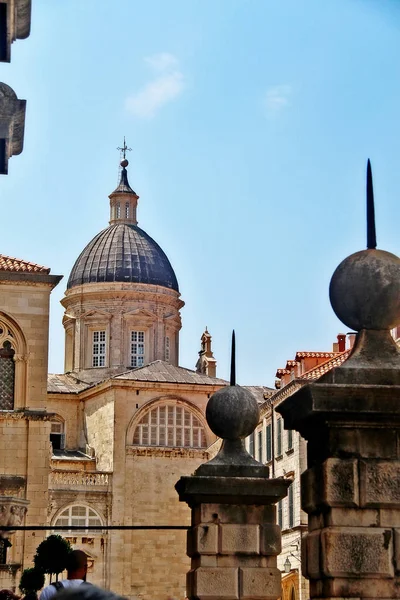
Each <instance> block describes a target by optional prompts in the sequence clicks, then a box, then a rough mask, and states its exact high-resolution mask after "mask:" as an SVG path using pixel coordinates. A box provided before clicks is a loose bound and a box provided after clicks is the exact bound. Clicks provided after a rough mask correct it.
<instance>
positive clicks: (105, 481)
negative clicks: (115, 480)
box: [50, 470, 111, 489]
mask: <svg viewBox="0 0 400 600" xmlns="http://www.w3.org/2000/svg"><path fill="white" fill-rule="evenodd" d="M110 485H111V473H102V472H94V473H90V472H87V471H62V470H54V471H51V472H50V488H53V489H55V488H59V487H70V486H83V487H89V488H100V487H101V488H108V487H109V486H110Z"/></svg>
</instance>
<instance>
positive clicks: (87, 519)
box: [51, 502, 105, 531]
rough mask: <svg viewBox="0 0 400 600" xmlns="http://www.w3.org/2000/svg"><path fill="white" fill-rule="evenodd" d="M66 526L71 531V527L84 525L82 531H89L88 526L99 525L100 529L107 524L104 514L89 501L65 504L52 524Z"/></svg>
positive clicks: (54, 517)
mask: <svg viewBox="0 0 400 600" xmlns="http://www.w3.org/2000/svg"><path fill="white" fill-rule="evenodd" d="M56 525H57V526H59V527H64V526H65V531H69V527H71V526H77V527H82V531H88V529H87V527H88V526H97V525H98V526H99V530H101V528H102V527H103V526H104V525H105V519H104V516H103V515H101V514H100V512H99V511H98V510H97V509H96V508H94V507H93V506H91V505H90V504H88V503H87V502H72V503H69V504H65V505H64V506H62V507H61V508H59V510H58V511H57V512H56V513H55V515H53V517H52V519H51V526H56Z"/></svg>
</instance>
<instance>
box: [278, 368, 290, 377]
mask: <svg viewBox="0 0 400 600" xmlns="http://www.w3.org/2000/svg"><path fill="white" fill-rule="evenodd" d="M289 374H290V371H289V369H277V371H276V375H275V377H282V375H289Z"/></svg>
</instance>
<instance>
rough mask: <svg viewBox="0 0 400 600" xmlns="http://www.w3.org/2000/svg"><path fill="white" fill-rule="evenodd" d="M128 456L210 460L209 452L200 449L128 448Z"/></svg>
mask: <svg viewBox="0 0 400 600" xmlns="http://www.w3.org/2000/svg"><path fill="white" fill-rule="evenodd" d="M126 454H127V455H128V456H153V457H157V458H198V459H201V460H208V458H209V456H208V452H207V450H204V449H200V448H167V447H153V446H127V447H126Z"/></svg>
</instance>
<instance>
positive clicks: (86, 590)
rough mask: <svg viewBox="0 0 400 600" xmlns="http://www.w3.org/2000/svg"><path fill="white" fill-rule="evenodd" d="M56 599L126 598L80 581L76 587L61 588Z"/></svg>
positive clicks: (107, 599) (119, 599) (105, 599)
mask: <svg viewBox="0 0 400 600" xmlns="http://www.w3.org/2000/svg"><path fill="white" fill-rule="evenodd" d="M57 600H126V598H123V597H122V596H117V594H114V593H113V592H110V591H109V590H103V589H102V588H99V587H97V586H96V585H90V584H88V583H82V584H81V585H78V586H77V587H73V588H68V589H66V590H62V591H61V592H58V594H57Z"/></svg>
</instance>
